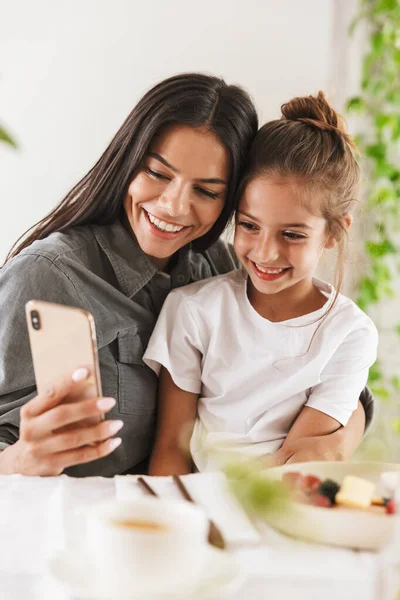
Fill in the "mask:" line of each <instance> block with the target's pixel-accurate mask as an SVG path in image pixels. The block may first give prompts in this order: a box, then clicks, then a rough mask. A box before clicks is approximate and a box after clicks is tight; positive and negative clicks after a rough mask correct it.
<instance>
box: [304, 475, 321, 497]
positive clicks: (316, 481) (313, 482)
mask: <svg viewBox="0 0 400 600" xmlns="http://www.w3.org/2000/svg"><path fill="white" fill-rule="evenodd" d="M320 483H321V480H320V478H319V477H316V476H315V475H305V476H304V477H303V481H302V483H301V487H302V489H303V490H304V491H305V492H306V493H307V494H313V493H314V492H316V491H317V490H318V488H319V486H320Z"/></svg>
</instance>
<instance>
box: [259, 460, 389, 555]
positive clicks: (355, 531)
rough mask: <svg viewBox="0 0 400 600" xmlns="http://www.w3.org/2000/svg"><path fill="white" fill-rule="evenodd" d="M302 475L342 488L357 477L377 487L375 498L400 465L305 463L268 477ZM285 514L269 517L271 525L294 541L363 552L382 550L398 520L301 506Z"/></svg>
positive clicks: (295, 504) (274, 470)
mask: <svg viewBox="0 0 400 600" xmlns="http://www.w3.org/2000/svg"><path fill="white" fill-rule="evenodd" d="M289 471H298V472H300V473H302V474H303V475H316V476H317V477H320V479H322V480H324V479H328V478H329V479H333V480H334V481H336V482H337V483H338V484H340V483H341V482H342V480H343V478H344V477H345V476H346V475H356V476H357V477H362V478H363V479H368V480H369V481H371V482H373V483H375V484H376V486H377V487H376V492H375V495H380V494H383V493H384V492H385V489H384V488H383V487H382V483H381V475H382V473H389V472H400V464H396V463H378V462H355V463H345V462H305V463H297V464H296V463H292V464H288V465H284V466H282V467H274V468H271V469H268V471H267V474H268V476H269V477H272V478H274V479H279V480H280V479H281V478H282V475H283V474H284V473H287V472H289ZM290 506H291V509H290V510H288V511H287V512H285V513H282V514H279V513H278V514H270V515H267V516H266V520H267V521H268V523H269V524H270V525H271V526H272V527H274V528H275V529H277V530H278V531H281V532H282V533H285V534H286V535H289V536H291V537H295V538H300V539H303V540H307V541H311V542H317V543H319V544H328V545H333V546H342V547H344V548H354V549H359V550H379V549H380V548H382V547H383V546H385V545H386V544H387V543H388V542H389V541H390V540H391V539H392V537H393V534H394V531H395V521H396V520H397V519H398V517H395V516H393V515H386V514H376V513H373V512H368V511H364V510H361V509H360V510H358V509H350V508H348V509H346V508H342V507H341V508H340V509H338V510H336V509H334V508H333V509H330V508H320V507H318V506H311V505H308V504H301V503H299V502H293V503H291V505H290Z"/></svg>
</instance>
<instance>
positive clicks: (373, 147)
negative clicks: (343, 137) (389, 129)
mask: <svg viewBox="0 0 400 600" xmlns="http://www.w3.org/2000/svg"><path fill="white" fill-rule="evenodd" d="M365 154H366V155H367V156H369V157H370V158H375V159H376V160H384V159H385V157H386V146H385V144H383V143H378V144H369V145H368V146H367V147H366V148H365Z"/></svg>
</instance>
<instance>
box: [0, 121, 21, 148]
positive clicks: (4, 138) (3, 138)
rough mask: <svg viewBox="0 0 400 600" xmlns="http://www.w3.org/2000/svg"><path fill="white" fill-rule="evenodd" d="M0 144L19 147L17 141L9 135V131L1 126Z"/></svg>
mask: <svg viewBox="0 0 400 600" xmlns="http://www.w3.org/2000/svg"><path fill="white" fill-rule="evenodd" d="M0 142H2V143H3V144H8V145H9V146H12V147H13V148H16V147H17V144H16V142H15V140H14V139H13V138H12V137H11V136H10V134H9V133H7V131H6V130H5V129H4V127H2V126H1V125H0Z"/></svg>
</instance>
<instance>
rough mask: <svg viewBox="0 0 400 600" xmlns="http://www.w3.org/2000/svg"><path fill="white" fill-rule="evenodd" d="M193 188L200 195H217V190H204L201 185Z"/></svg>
mask: <svg viewBox="0 0 400 600" xmlns="http://www.w3.org/2000/svg"><path fill="white" fill-rule="evenodd" d="M195 190H196V192H197V193H198V194H201V195H202V196H207V198H212V199H215V198H218V196H219V194H218V193H217V192H210V190H206V189H204V188H202V187H196V188H195Z"/></svg>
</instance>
